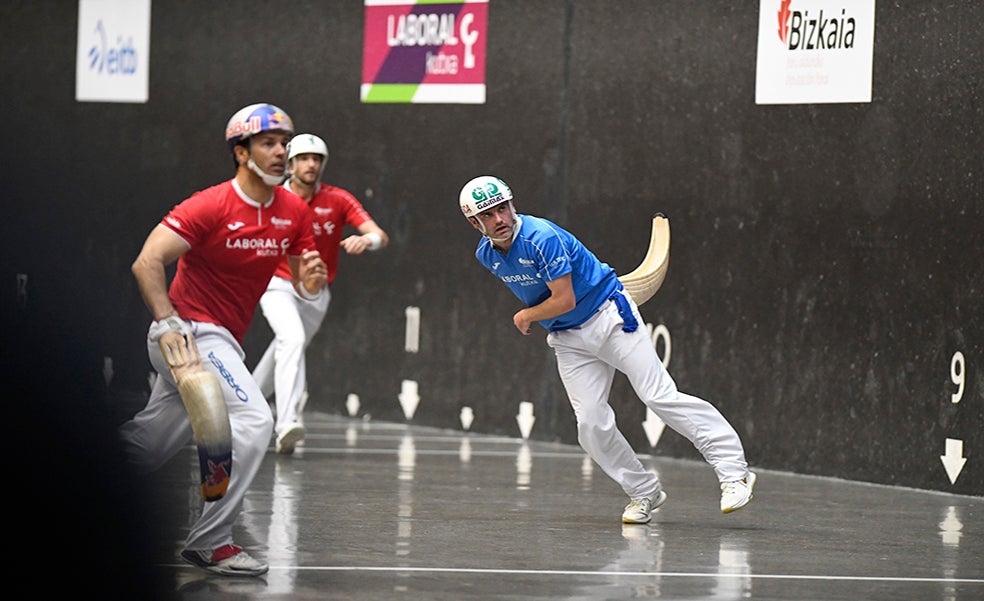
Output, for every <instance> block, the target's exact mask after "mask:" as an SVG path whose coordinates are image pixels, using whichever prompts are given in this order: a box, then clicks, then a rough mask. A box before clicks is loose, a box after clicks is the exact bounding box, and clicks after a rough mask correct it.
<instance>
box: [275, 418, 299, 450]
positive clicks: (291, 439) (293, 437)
mask: <svg viewBox="0 0 984 601" xmlns="http://www.w3.org/2000/svg"><path fill="white" fill-rule="evenodd" d="M303 439H304V426H302V425H301V424H294V425H293V426H291V427H290V429H288V430H287V431H286V432H284V433H283V434H282V435H280V436H277V453H278V454H280V455H292V454H293V453H294V447H295V446H296V445H297V443H298V442H300V441H301V440H303Z"/></svg>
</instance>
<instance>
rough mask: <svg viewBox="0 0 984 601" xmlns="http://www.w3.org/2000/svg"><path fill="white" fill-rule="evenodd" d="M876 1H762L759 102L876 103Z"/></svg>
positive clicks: (759, 37) (757, 91)
mask: <svg viewBox="0 0 984 601" xmlns="http://www.w3.org/2000/svg"><path fill="white" fill-rule="evenodd" d="M874 47H875V0H760V6H759V33H758V60H757V64H756V72H755V103H756V104H812V103H827V102H871V72H872V59H873V56H874Z"/></svg>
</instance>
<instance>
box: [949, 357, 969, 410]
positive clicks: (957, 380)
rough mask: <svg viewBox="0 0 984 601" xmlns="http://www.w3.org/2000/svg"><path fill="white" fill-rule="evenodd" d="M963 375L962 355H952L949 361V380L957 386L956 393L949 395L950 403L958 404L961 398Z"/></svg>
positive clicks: (964, 371)
mask: <svg viewBox="0 0 984 601" xmlns="http://www.w3.org/2000/svg"><path fill="white" fill-rule="evenodd" d="M965 373H966V367H965V365H964V356H963V353H961V352H960V351H957V352H955V353H953V358H952V359H950V380H951V381H952V382H953V383H954V384H956V386H957V391H956V392H955V393H953V394H951V395H950V402H951V403H959V402H960V399H962V398H963V393H964V380H965V378H964V374H965Z"/></svg>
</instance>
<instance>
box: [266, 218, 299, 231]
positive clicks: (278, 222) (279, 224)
mask: <svg viewBox="0 0 984 601" xmlns="http://www.w3.org/2000/svg"><path fill="white" fill-rule="evenodd" d="M270 223H272V224H273V227H275V228H277V229H279V230H282V229H284V228H288V227H290V226H291V225H293V224H294V222H293V221H291V220H290V219H281V218H280V217H271V218H270Z"/></svg>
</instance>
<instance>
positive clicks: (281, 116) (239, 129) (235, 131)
mask: <svg viewBox="0 0 984 601" xmlns="http://www.w3.org/2000/svg"><path fill="white" fill-rule="evenodd" d="M241 113H245V109H244V110H243V111H241ZM241 113H240V114H241ZM238 116H239V115H238V114H237V115H236V116H234V117H233V118H232V119H231V120H230V121H229V124H228V126H227V127H226V140H230V141H232V140H239V139H241V138H247V137H249V136H252V135H255V134H258V133H260V132H263V131H271V130H283V131H288V132H293V131H294V122H293V121H292V120H291V118H290V116H288V115H287V113H285V112H283V111H282V110H280V109H279V108H277V107H275V106H273V105H272V104H264V105H260V106H258V107H256V108H254V109H253V110H252V111H250V112H249V113H247V114H245V115H243V116H242V118H237V117H238Z"/></svg>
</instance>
